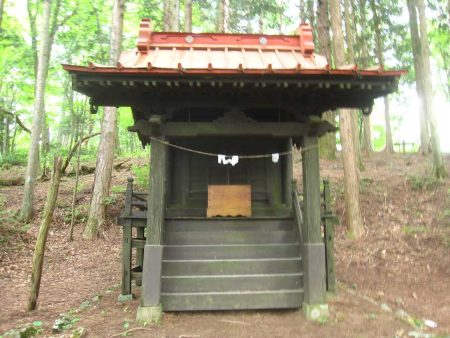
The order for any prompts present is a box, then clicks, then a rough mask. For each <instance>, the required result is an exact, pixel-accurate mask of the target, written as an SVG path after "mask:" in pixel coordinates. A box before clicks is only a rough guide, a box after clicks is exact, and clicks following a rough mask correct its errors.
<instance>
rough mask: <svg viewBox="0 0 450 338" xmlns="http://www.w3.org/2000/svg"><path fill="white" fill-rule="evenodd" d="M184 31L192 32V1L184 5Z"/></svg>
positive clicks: (187, 0)
mask: <svg viewBox="0 0 450 338" xmlns="http://www.w3.org/2000/svg"><path fill="white" fill-rule="evenodd" d="M184 31H185V32H192V0H185V3H184Z"/></svg>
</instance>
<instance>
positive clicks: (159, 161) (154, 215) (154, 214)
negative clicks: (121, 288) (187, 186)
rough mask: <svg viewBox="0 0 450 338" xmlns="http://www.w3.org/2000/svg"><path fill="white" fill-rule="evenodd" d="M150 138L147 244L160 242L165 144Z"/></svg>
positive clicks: (163, 209)
mask: <svg viewBox="0 0 450 338" xmlns="http://www.w3.org/2000/svg"><path fill="white" fill-rule="evenodd" d="M161 141H164V139H162V138H161V139H160V141H156V140H151V155H150V180H149V182H150V186H149V192H148V208H147V244H150V245H161V244H162V227H163V224H164V216H165V200H166V198H165V196H166V175H167V169H166V161H167V146H166V145H165V144H164V143H162V142H161Z"/></svg>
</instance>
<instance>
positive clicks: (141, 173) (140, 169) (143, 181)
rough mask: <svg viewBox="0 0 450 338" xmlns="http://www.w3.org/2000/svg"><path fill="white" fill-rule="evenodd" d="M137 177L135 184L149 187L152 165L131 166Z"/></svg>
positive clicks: (143, 187)
mask: <svg viewBox="0 0 450 338" xmlns="http://www.w3.org/2000/svg"><path fill="white" fill-rule="evenodd" d="M131 170H132V171H133V175H134V177H135V185H136V186H137V187H138V188H140V189H144V190H145V189H147V188H148V185H149V177H150V166H149V165H139V166H137V165H133V166H132V167H131Z"/></svg>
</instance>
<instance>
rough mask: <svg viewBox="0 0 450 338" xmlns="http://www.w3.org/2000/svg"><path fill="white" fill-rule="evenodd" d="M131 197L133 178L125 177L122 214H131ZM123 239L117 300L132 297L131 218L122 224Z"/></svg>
mask: <svg viewBox="0 0 450 338" xmlns="http://www.w3.org/2000/svg"><path fill="white" fill-rule="evenodd" d="M132 198H133V178H131V177H128V179H127V190H126V193H125V210H124V216H125V217H126V216H131V208H132V205H131V201H132ZM122 231H123V235H122V236H123V239H122V291H121V294H120V295H119V301H120V302H124V301H128V300H131V299H133V295H132V293H131V259H132V256H131V254H132V251H131V238H132V228H131V219H127V220H126V224H124V226H123V229H122Z"/></svg>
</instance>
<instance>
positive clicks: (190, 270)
mask: <svg viewBox="0 0 450 338" xmlns="http://www.w3.org/2000/svg"><path fill="white" fill-rule="evenodd" d="M301 264H302V260H301V258H300V257H294V258H256V259H203V260H185V259H183V260H164V261H163V271H162V274H163V275H164V276H183V275H194V276H195V275H238V274H271V273H291V272H300V271H301Z"/></svg>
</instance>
